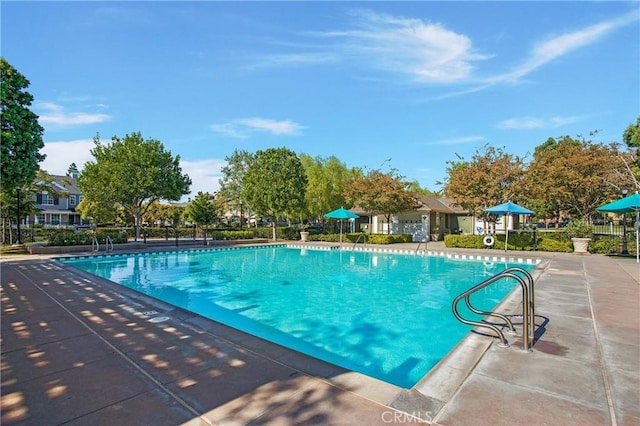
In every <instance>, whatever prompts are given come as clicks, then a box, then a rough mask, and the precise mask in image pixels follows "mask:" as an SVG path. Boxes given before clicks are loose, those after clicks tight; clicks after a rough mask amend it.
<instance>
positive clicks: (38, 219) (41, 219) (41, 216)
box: [36, 213, 45, 225]
mask: <svg viewBox="0 0 640 426" xmlns="http://www.w3.org/2000/svg"><path fill="white" fill-rule="evenodd" d="M44 221H45V219H44V213H40V214H38V215H37V216H36V223H39V224H41V225H44V223H45V222H44Z"/></svg>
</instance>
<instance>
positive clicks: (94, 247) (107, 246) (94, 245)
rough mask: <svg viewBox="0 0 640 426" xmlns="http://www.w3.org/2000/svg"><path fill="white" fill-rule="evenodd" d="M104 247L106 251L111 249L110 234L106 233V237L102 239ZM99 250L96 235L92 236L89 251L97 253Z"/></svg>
mask: <svg viewBox="0 0 640 426" xmlns="http://www.w3.org/2000/svg"><path fill="white" fill-rule="evenodd" d="M104 247H105V250H106V251H107V253H109V252H110V251H113V240H112V239H111V237H110V236H108V235H107V238H105V240H104ZM99 251H100V243H99V242H98V237H96V236H94V237H93V239H92V240H91V252H92V253H97V252H99Z"/></svg>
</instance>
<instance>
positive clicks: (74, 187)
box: [47, 175, 82, 194]
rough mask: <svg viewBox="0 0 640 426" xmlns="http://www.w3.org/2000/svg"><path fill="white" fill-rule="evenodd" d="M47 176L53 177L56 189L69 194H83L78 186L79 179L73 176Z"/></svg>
mask: <svg viewBox="0 0 640 426" xmlns="http://www.w3.org/2000/svg"><path fill="white" fill-rule="evenodd" d="M47 177H48V178H49V179H51V186H53V187H54V188H55V189H56V191H64V192H68V193H69V194H82V192H80V189H79V188H78V180H77V179H75V178H72V177H71V176H62V175H47Z"/></svg>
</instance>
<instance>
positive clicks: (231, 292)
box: [61, 247, 534, 388]
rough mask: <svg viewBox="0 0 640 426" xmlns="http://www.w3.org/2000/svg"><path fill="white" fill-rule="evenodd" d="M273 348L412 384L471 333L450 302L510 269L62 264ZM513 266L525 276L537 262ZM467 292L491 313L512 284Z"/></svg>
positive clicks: (244, 252)
mask: <svg viewBox="0 0 640 426" xmlns="http://www.w3.org/2000/svg"><path fill="white" fill-rule="evenodd" d="M61 261H63V262H64V263H67V264H70V265H73V266H75V267H77V268H80V269H82V270H85V271H87V272H90V273H92V274H95V275H98V276H101V277H104V278H106V279H109V280H111V281H114V282H117V283H119V284H121V285H123V286H126V287H129V288H131V289H134V290H136V291H139V292H142V293H145V294H148V295H151V296H153V297H155V298H157V299H160V300H163V301H165V302H168V303H170V304H172V305H175V306H179V307H181V308H184V309H187V310H189V311H192V312H195V313H198V314H200V315H202V316H204V317H207V318H210V319H212V320H215V321H219V322H221V323H224V324H226V325H229V326H231V327H234V328H238V329H240V330H243V331H246V332H248V333H251V334H253V335H256V336H259V337H262V338H264V339H267V340H270V341H272V342H275V343H278V344H281V345H284V346H287V347H289V348H292V349H295V350H298V351H301V352H304V353H306V354H309V355H311V356H314V357H316V358H320V359H323V360H325V361H328V362H330V363H333V364H336V365H339V366H342V367H345V368H347V369H350V370H353V371H357V372H360V373H363V374H366V375H369V376H372V377H376V378H378V379H381V380H384V381H386V382H389V383H392V384H395V385H398V386H402V387H406V388H410V387H412V386H413V385H414V384H415V383H416V382H417V381H418V380H419V379H420V378H422V377H423V376H424V375H425V374H426V373H427V372H428V371H429V370H430V369H431V368H432V367H433V366H434V365H435V364H436V363H437V362H438V361H439V360H440V359H442V358H443V357H444V356H445V355H446V354H447V353H448V352H449V351H450V350H451V349H452V348H453V347H454V346H455V345H456V344H457V343H458V342H459V341H460V340H461V339H462V338H463V337H464V335H465V334H466V333H467V332H468V331H469V329H470V327H469V326H466V325H464V324H462V323H460V322H458V321H457V320H456V319H455V318H454V316H453V314H452V311H451V303H452V301H453V299H454V298H455V296H457V295H458V294H459V293H461V292H463V291H464V290H466V289H468V288H469V287H471V286H472V285H475V284H477V283H479V282H480V281H483V280H484V279H486V278H488V277H490V276H492V275H495V274H496V273H497V272H499V271H501V270H503V269H505V268H507V267H509V266H516V265H513V264H506V263H504V262H503V263H500V262H482V261H469V260H457V259H449V258H446V257H438V256H416V255H411V254H404V255H403V254H390V253H372V252H351V251H342V250H307V249H300V248H287V247H261V248H243V249H236V250H208V251H195V252H192V251H176V252H165V253H154V254H138V255H128V256H122V255H120V256H98V257H79V258H67V259H61ZM517 266H520V267H523V268H525V269H528V270H532V269H533V268H534V265H523V264H518V265H517ZM514 285H515V282H514V281H511V282H509V281H508V280H503V281H501V282H498V283H496V284H495V285H492V286H489V287H488V288H485V289H484V290H482V291H480V292H479V293H477V294H474V295H473V296H474V297H475V298H474V299H473V302H474V305H476V306H477V307H478V308H481V309H491V308H493V307H494V306H495V305H496V304H497V303H498V302H499V301H500V300H501V299H503V298H504V297H505V295H506V294H507V293H508V292H509V291H510V290H511V289H512V288H513V287H514Z"/></svg>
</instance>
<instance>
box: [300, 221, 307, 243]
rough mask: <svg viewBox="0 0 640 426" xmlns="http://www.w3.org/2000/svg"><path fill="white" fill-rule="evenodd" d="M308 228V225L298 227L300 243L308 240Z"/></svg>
mask: <svg viewBox="0 0 640 426" xmlns="http://www.w3.org/2000/svg"><path fill="white" fill-rule="evenodd" d="M308 227H309V225H308V224H302V225H301V226H300V241H302V242H305V241H307V239H308V238H309V231H307V228H308Z"/></svg>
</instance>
